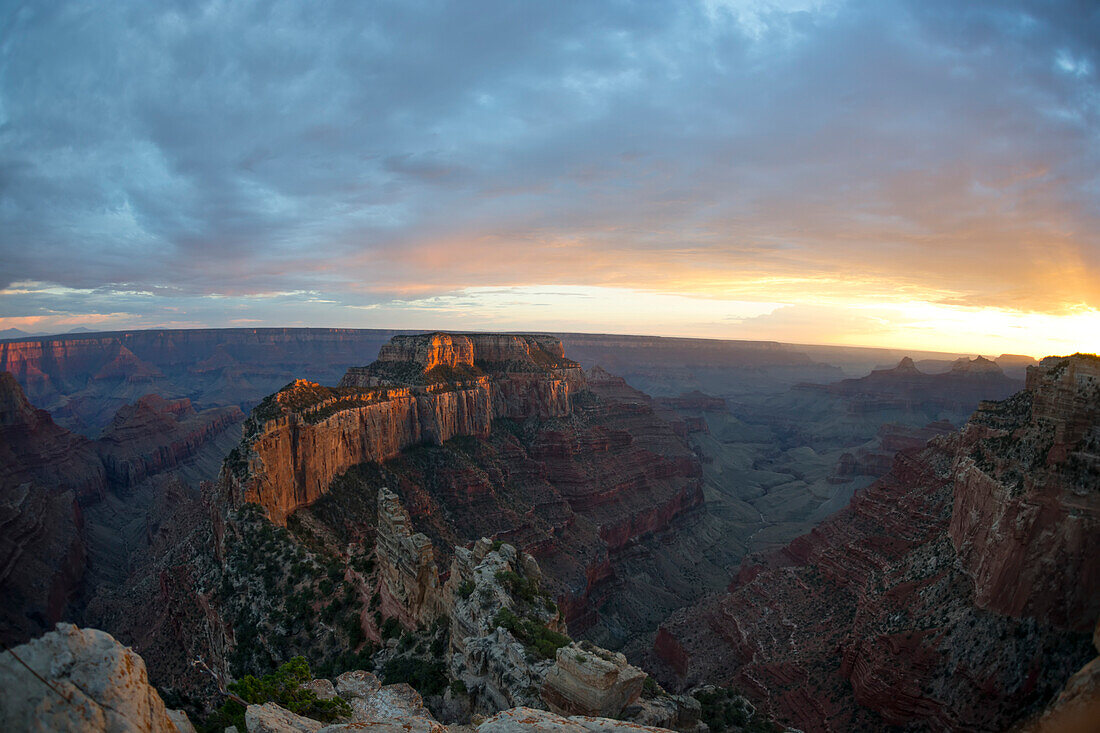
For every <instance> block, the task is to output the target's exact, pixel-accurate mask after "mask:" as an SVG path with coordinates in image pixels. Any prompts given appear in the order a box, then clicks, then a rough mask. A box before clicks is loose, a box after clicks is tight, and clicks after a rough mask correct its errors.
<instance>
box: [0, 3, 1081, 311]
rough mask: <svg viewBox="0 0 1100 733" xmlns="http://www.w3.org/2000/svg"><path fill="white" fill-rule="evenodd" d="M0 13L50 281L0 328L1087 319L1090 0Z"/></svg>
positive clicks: (4, 207)
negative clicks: (263, 309)
mask: <svg viewBox="0 0 1100 733" xmlns="http://www.w3.org/2000/svg"><path fill="white" fill-rule="evenodd" d="M0 27H2V28H3V30H2V31H0V33H2V34H3V35H2V37H0V281H3V282H2V283H0V284H11V283H24V282H39V283H56V284H58V285H60V286H62V288H61V289H60V290H57V291H54V292H50V293H45V294H42V293H39V294H38V295H36V296H35V297H36V298H37V300H32V299H30V296H29V295H23V296H20V295H18V294H14V291H15V290H17V289H18V288H12V289H11V290H12V294H5V295H4V296H3V297H4V299H5V301H6V302H5V303H4V314H3V315H7V316H20V315H23V316H31V315H34V314H35V313H38V314H41V313H42V312H43V311H42V309H43V308H46V310H47V311H49V309H50V308H56V307H60V306H63V305H64V304H65V302H66V299H67V298H68V299H70V300H69V301H67V302H68V305H69V306H71V307H74V308H75V303H77V302H83V300H82V299H86V298H87V297H88V296H87V295H80V296H77V295H74V293H75V292H78V291H79V292H80V293H87V292H94V293H96V296H95V298H105V299H107V300H108V301H109V300H110V293H111V292H113V291H117V292H120V295H119V296H118V298H117V300H116V301H114V305H115V306H117V307H118V309H121V310H126V312H130V311H131V310H132V311H133V312H134V313H145V314H147V315H148V314H151V313H153V312H154V310H155V309H157V308H162V307H173V306H172V305H170V304H174V303H185V302H190V301H188V299H189V298H196V297H201V296H206V295H210V294H216V295H230V296H266V295H270V294H273V293H287V292H291V293H297V292H303V291H305V292H309V293H315V294H320V295H319V296H318V297H322V298H325V299H333V300H335V301H337V302H338V303H346V304H350V305H356V306H369V305H371V304H374V303H377V302H379V301H380V300H383V299H385V298H387V297H391V296H392V295H393V294H395V293H397V294H400V293H406V294H408V293H418V292H423V293H432V292H435V293H438V292H446V291H449V290H454V289H456V288H462V287H466V286H493V285H524V284H538V283H563V284H577V285H622V286H630V287H639V288H651V289H665V290H691V289H692V288H694V287H696V286H697V287H698V288H699V289H700V290H701V291H707V290H708V288H711V289H713V288H714V287H718V286H716V285H714V282H729V281H736V280H738V279H745V280H752V279H754V278H756V279H760V278H769V277H778V278H800V277H802V278H836V277H843V276H845V275H846V274H850V273H853V272H855V273H858V274H859V276H860V277H862V278H867V279H869V280H878V281H881V282H884V283H887V284H888V286H889V287H893V286H895V285H898V284H901V285H909V286H912V287H914V288H922V287H923V288H925V289H926V290H931V289H936V290H943V291H950V293H951V295H950V296H945V298H948V297H950V298H953V299H954V300H952V301H950V302H967V303H975V304H993V305H1007V306H1011V307H1019V306H1020V304H1021V303H1023V304H1025V305H1026V304H1028V303H1031V304H1032V305H1031V306H1028V307H1038V306H1036V305H1034V304H1035V302H1036V297H1037V295H1038V294H1040V293H1042V292H1043V291H1044V290H1048V289H1049V287H1050V285H1051V283H1058V284H1059V287H1060V288H1061V289H1062V291H1063V292H1060V293H1059V294H1058V296H1057V297H1055V298H1053V299H1051V301H1050V302H1049V303H1048V305H1049V307H1051V308H1055V309H1056V308H1058V307H1061V306H1062V305H1064V304H1072V303H1076V302H1086V303H1089V304H1091V305H1092V306H1100V291H1098V286H1097V283H1098V282H1100V242H1098V231H1100V229H1098V227H1097V224H1098V216H1100V214H1098V212H1100V181H1098V171H1100V139H1098V136H1100V132H1098V131H1100V119H1098V108H1100V86H1098V81H1097V80H1098V64H1100V58H1098V53H1097V44H1096V40H1095V39H1097V38H1100V14H1098V12H1097V10H1096V9H1095V7H1093V6H1091V5H1090V4H1086V3H1060V4H1051V3H1034V4H1033V3H999V2H998V3H993V2H990V3H981V2H971V3H957V2H955V1H954V0H950V1H948V0H943V1H939V2H936V1H932V2H929V1H921V2H910V3H906V2H879V1H876V2H853V3H843V2H824V1H823V2H814V1H812V0H804V1H798V0H792V1H790V2H779V1H777V2H767V1H759V2H748V3H734V2H728V3H723V2H710V3H702V4H699V5H695V4H690V3H642V2H639V3H631V2H606V3H604V2H598V3H597V2H587V1H586V2H553V3H515V2H478V3H469V2H451V3H448V2H407V1H402V2H377V3H328V2H312V3H301V2H286V3H273V4H269V3H265V4H253V3H230V2H210V3H203V4H194V3H189V2H180V3H156V2H148V1H142V2H132V3H123V2H118V3H91V2H88V3H38V2H34V3H26V4H14V3H10V2H9V3H4V4H3V5H0ZM933 284H934V287H933ZM66 288H67V289H70V290H65V289H66ZM24 289H26V288H24ZM135 291H140V292H149V293H152V295H151V296H144V295H143V296H140V297H137V298H136V299H135V297H134V296H132V295H127V293H132V292H135ZM43 299H46V300H49V299H53V302H54V305H53V306H45V305H43ZM146 302H150V303H155V304H156V305H149V306H146V305H144V304H145V303H146ZM945 302H947V301H946V300H945ZM110 305H111V303H108V302H98V301H97V303H96V306H97V311H98V312H105V311H106V310H107V309H109V307H110ZM257 307H258V306H257ZM143 309H145V310H143Z"/></svg>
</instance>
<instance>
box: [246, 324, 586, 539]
mask: <svg viewBox="0 0 1100 733" xmlns="http://www.w3.org/2000/svg"><path fill="white" fill-rule="evenodd" d="M583 384H584V377H583V373H582V372H581V370H580V369H579V368H578V367H577V366H576V364H575V363H574V362H572V361H570V360H568V359H566V358H565V357H564V355H563V349H562V346H561V342H560V341H558V340H557V339H552V338H549V337H525V336H506V335H495V334H489V335H483V334H475V335H471V336H464V335H459V334H438V333H437V334H426V335H422V336H397V337H394V339H393V341H391V342H390V343H389V344H386V345H385V346H384V347H383V348H382V350H381V352H380V355H379V359H378V360H377V361H375V362H374V363H373V364H371V365H370V366H368V367H362V368H354V369H351V370H349V372H348V373H347V374H346V375H345V376H344V379H343V380H342V381H341V384H340V386H339V387H336V388H329V387H322V386H321V385H318V384H314V383H312V382H307V381H305V380H298V381H295V382H294V383H292V384H290V385H288V386H287V387H286V388H285V389H283V390H282V391H280V392H279V393H277V394H275V395H273V396H272V397H270V398H268V399H267V400H265V401H264V403H263V404H261V405H260V407H259V408H257V410H256V412H255V413H254V414H253V416H252V419H251V420H250V424H249V425H248V426H247V427H246V430H247V432H248V434H247V435H246V437H245V441H244V442H243V443H242V445H241V447H240V449H239V451H240V453H239V456H238V460H239V461H242V462H243V463H242V466H241V468H242V470H241V471H239V472H237V473H236V474H232V475H231V476H230V479H232V480H234V483H235V484H236V485H235V486H234V490H235V493H236V494H237V495H238V496H240V497H241V499H243V500H244V501H248V502H253V503H256V504H260V505H261V506H263V507H264V508H265V509H267V511H268V513H269V514H270V516H271V517H272V518H273V519H274V520H275V521H276V522H278V523H282V522H285V520H286V517H287V516H288V515H289V514H290V513H292V512H293V511H294V510H295V509H297V508H298V507H301V506H305V505H308V504H311V503H313V502H314V501H316V500H317V499H318V498H319V497H320V496H321V495H322V494H323V493H324V491H325V489H326V487H327V486H328V485H329V483H330V482H331V481H332V479H333V477H334V476H336V475H338V474H339V473H341V472H342V471H344V470H346V469H347V468H348V467H349V466H353V465H355V464H357V463H363V462H367V461H384V460H387V459H389V458H393V457H395V456H396V455H397V454H398V453H399V452H400V451H401V450H403V449H405V448H408V447H410V446H414V445H419V444H425V443H427V444H433V445H441V444H442V443H444V442H445V441H447V440H450V439H451V438H454V437H456V436H478V437H487V436H488V434H489V431H490V430H491V429H492V425H493V420H494V419H496V418H501V417H508V418H512V419H527V418H529V417H538V418H544V419H546V418H555V417H557V418H561V417H566V416H568V415H570V414H571V413H572V409H573V405H572V395H573V394H574V393H575V392H576V391H577V390H578V389H580V388H582V387H583Z"/></svg>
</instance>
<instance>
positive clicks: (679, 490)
mask: <svg viewBox="0 0 1100 733" xmlns="http://www.w3.org/2000/svg"><path fill="white" fill-rule="evenodd" d="M382 356H383V358H381V359H379V360H378V361H376V362H375V363H374V364H372V365H370V366H368V367H362V368H356V369H352V370H349V372H348V374H347V375H346V377H345V379H344V381H343V386H341V387H335V388H328V387H321V386H319V385H315V384H312V383H305V382H296V383H294V384H292V385H289V386H288V387H287V388H286V389H284V390H283V391H281V392H279V393H278V394H276V395H273V396H272V397H271V398H269V399H267V400H265V401H264V402H263V403H262V404H261V405H260V406H259V407H257V408H256V410H255V411H254V413H253V415H252V416H251V417H250V418H249V420H248V422H247V423H246V427H245V437H244V439H243V441H242V443H241V445H240V446H239V447H238V449H237V450H236V451H235V452H234V454H233V455H231V456H230V458H229V459H228V460H227V464H226V470H225V471H224V472H223V478H222V492H223V494H224V496H225V497H226V500H227V502H228V503H229V504H230V505H240V504H243V503H246V502H251V503H256V504H259V505H260V506H262V507H264V509H265V510H266V511H267V514H268V516H269V517H270V518H271V519H272V520H273V521H275V522H276V523H278V524H283V523H285V522H286V520H287V517H289V516H290V515H291V514H292V513H294V512H295V511H303V510H304V509H306V508H307V507H312V506H313V505H314V504H317V506H318V507H321V510H322V511H324V508H323V502H321V503H318V500H319V499H321V498H323V497H324V496H325V495H326V492H328V490H329V487H330V485H331V484H332V482H333V480H334V479H335V478H337V477H338V476H339V475H340V474H341V473H342V472H344V471H345V470H347V469H349V468H350V467H352V466H354V465H357V464H361V463H364V462H372V461H373V462H376V463H377V462H383V463H382V467H381V473H380V475H379V479H378V481H379V484H380V485H387V486H389V487H390V489H391V490H392V491H393V492H394V493H395V494H396V495H397V496H399V497H400V498H401V500H402V501H403V503H404V504H405V505H406V507H407V508H408V510H409V513H410V514H411V515H412V521H413V524H414V526H415V528H416V530H417V531H420V532H422V533H423V534H425V535H426V536H427V537H428V538H430V539H431V541H432V542H433V544H434V545H435V546H436V551H437V560H439V561H440V562H443V563H445V562H447V560H448V559H449V558H448V557H447V555H446V553H447V552H449V549H448V548H450V547H453V546H461V545H464V544H466V543H468V542H472V541H473V540H475V539H477V538H479V537H482V536H492V537H497V538H499V539H501V540H507V541H508V542H511V543H513V544H515V545H517V546H520V547H522V548H524V549H525V550H526V551H528V552H531V553H532V554H534V555H535V556H537V557H539V560H540V562H541V563H542V564H543V565H544V567H545V568H546V569H547V576H548V589H549V590H551V591H552V592H554V593H555V595H557V597H558V600H559V602H560V603H561V605H562V608H563V611H564V613H565V616H566V617H567V618H568V619H569V622H570V623H571V624H577V625H579V626H578V628H583V627H584V626H586V625H591V624H593V623H597V622H598V621H599V617H598V616H596V615H595V614H593V612H592V610H593V608H592V606H591V605H590V603H589V597H590V595H591V594H592V593H593V591H594V590H595V589H597V588H599V587H600V586H601V585H605V584H606V582H607V581H608V580H609V579H610V578H612V577H613V573H614V570H613V565H612V560H611V558H612V557H614V556H615V555H617V554H618V553H620V552H621V551H623V550H624V549H625V548H627V547H631V548H632V551H634V552H637V548H636V544H637V542H638V541H639V540H641V539H644V538H647V537H653V536H656V535H657V534H659V533H661V532H663V531H665V530H667V529H668V528H669V527H670V525H671V523H672V522H673V521H674V520H675V519H676V518H677V517H679V516H681V515H683V514H685V513H687V512H690V511H691V510H692V509H694V508H696V507H698V506H699V504H700V503H701V501H702V495H701V491H700V488H701V487H700V482H699V476H700V469H699V466H698V463H697V461H696V460H695V458H694V456H693V455H692V453H691V451H690V450H689V449H688V448H687V446H686V445H684V443H683V441H682V440H681V439H680V438H678V437H677V436H676V434H675V431H674V430H673V429H672V427H671V426H670V425H669V424H668V423H667V422H664V421H662V420H661V419H660V418H658V417H657V416H656V415H655V413H654V411H653V409H652V407H651V405H650V404H649V398H648V397H646V396H645V395H643V394H641V393H639V392H637V391H635V390H633V389H631V388H630V387H628V386H627V385H625V383H623V382H622V380H617V381H615V380H608V379H602V378H600V377H599V375H598V374H597V376H596V378H595V379H593V380H588V379H586V378H585V376H584V374H583V373H582V372H581V371H580V370H579V369H578V368H577V367H576V365H575V364H574V362H571V361H570V360H569V359H567V358H566V357H565V356H564V355H563V350H562V347H561V344H560V342H558V341H557V340H556V339H552V338H549V337H523V336H500V335H469V336H464V335H454V334H427V335H422V336H416V337H400V338H395V339H394V341H393V343H392V344H391V345H388V346H386V348H385V349H384V350H383V351H382ZM453 438H469V439H472V442H468V443H462V442H461V441H455V440H451V439H453ZM418 446H420V447H421V448H420V452H417V451H414V450H410V449H411V448H417V447H418ZM432 449H435V450H436V451H437V452H436V453H434V454H432V456H433V457H431V458H430V460H431V461H432V462H433V466H432V470H431V471H428V472H425V471H424V470H423V468H422V467H421V466H420V465H419V463H418V460H419V458H417V456H427V455H429V453H430V452H431V450H432ZM467 451H470V452H467ZM387 459H388V460H387ZM346 519H347V517H345V518H343V519H339V521H341V522H343V521H345V520H346ZM440 551H442V552H443V553H444V554H443V555H439V554H438V553H439V552H440ZM685 561H687V562H690V561H688V560H685ZM622 588H623V586H622V585H619V586H618V589H617V590H619V589H622ZM628 590H629V589H628ZM701 590H702V589H697V591H696V592H701ZM681 602H682V599H681V597H678V596H677V595H676V594H673V593H670V594H668V597H667V598H663V599H662V604H669V605H657V606H655V605H653V604H652V598H651V597H649V598H645V599H644V600H643V599H642V598H641V597H639V598H637V600H632V601H631V604H630V607H628V608H626V609H624V610H626V611H628V612H629V613H630V614H631V615H632V616H634V618H631V619H630V620H629V621H624V623H623V625H627V626H628V627H629V628H631V629H634V628H637V629H640V628H641V626H642V624H643V623H646V622H655V621H656V620H657V618H659V614H660V613H661V612H662V608H664V610H665V611H666V612H667V610H671V608H673V607H675V606H676V605H679V603H681ZM638 616H644V617H645V618H647V619H648V621H642V620H641V619H639V618H638Z"/></svg>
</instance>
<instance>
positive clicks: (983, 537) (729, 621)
mask: <svg viewBox="0 0 1100 733" xmlns="http://www.w3.org/2000/svg"><path fill="white" fill-rule="evenodd" d="M1098 363H1100V362H1098V361H1097V360H1096V358H1095V357H1088V356H1080V355H1078V356H1074V357H1069V358H1067V359H1059V360H1051V361H1047V362H1045V363H1044V365H1043V366H1042V367H1040V368H1033V370H1032V371H1031V372H1029V377H1028V389H1027V390H1026V391H1024V392H1022V393H1020V394H1018V395H1016V396H1014V397H1012V398H1010V399H1008V400H1005V401H1003V402H999V403H983V404H982V406H981V407H980V408H979V410H978V411H977V412H976V413H975V414H974V416H973V417H972V418H971V420H970V422H969V423H968V425H967V427H966V428H965V429H964V430H963V431H962V432H961V433H960V434H955V435H951V436H945V437H940V438H936V439H934V440H932V441H931V442H930V443H929V445H928V446H927V447H925V448H924V449H922V450H919V451H903V452H902V453H901V454H899V456H898V457H897V459H896V460H895V463H894V467H893V469H892V470H891V472H890V473H889V474H888V475H887V476H886V477H884V478H883V479H881V480H879V481H877V482H876V483H874V484H872V485H871V486H870V487H869V488H868V489H866V490H865V491H862V492H860V493H858V494H857V495H856V496H855V497H854V498H853V500H852V503H851V505H850V506H849V507H848V508H847V509H845V510H844V511H842V512H840V513H839V514H837V515H836V516H834V517H832V518H830V519H829V520H827V521H825V522H824V523H822V524H821V525H820V526H818V527H817V528H816V529H814V530H813V531H812V532H810V533H809V534H807V535H804V536H802V537H800V538H798V539H796V540H795V541H793V542H791V543H790V545H788V547H787V548H785V550H784V551H782V552H781V553H778V554H774V555H769V556H763V557H758V558H756V559H755V560H754V561H750V562H746V563H743V564H742V567H741V570H740V573H739V575H738V577H737V579H736V580H735V581H734V582H733V583H732V584H731V587H730V592H729V593H728V594H726V595H724V596H721V597H719V598H717V599H715V600H713V601H711V602H708V603H707V604H704V605H702V606H700V607H696V608H694V609H689V610H685V611H682V612H679V613H677V614H675V615H673V616H672V617H671V618H670V619H669V620H668V621H667V622H666V623H665V624H663V625H662V627H661V629H660V631H659V633H658V635H657V639H656V643H655V647H654V654H653V661H654V663H655V664H658V665H663V667H664V672H663V675H664V680H665V681H666V682H669V683H670V684H680V685H685V684H691V683H693V682H698V681H705V680H711V681H722V680H724V681H728V682H732V683H733V684H734V685H735V686H737V687H739V688H741V689H743V690H744V691H745V693H746V694H747V695H748V696H749V697H751V698H752V699H753V700H754V701H755V702H758V703H759V704H761V705H763V706H764V707H765V708H766V709H767V710H769V711H771V712H772V713H773V714H775V715H776V716H777V717H778V718H779V719H781V720H785V721H788V722H790V723H791V724H793V725H796V726H798V727H801V728H804V729H806V730H822V731H824V730H844V729H852V728H861V727H863V728H866V727H872V728H873V727H876V726H882V725H885V724H893V725H913V726H920V725H925V726H931V727H933V728H936V729H944V730H989V731H996V730H1003V729H1005V728H1006V727H1008V726H1009V725H1011V724H1012V723H1014V722H1016V721H1019V720H1020V719H1021V718H1024V717H1026V716H1028V715H1029V714H1031V713H1033V712H1034V711H1036V710H1039V709H1041V708H1042V707H1043V706H1044V705H1046V704H1047V702H1049V701H1050V700H1051V699H1052V698H1053V697H1054V695H1055V694H1056V693H1057V692H1058V690H1059V689H1060V688H1061V687H1062V685H1063V684H1065V682H1066V680H1067V679H1068V678H1069V677H1070V675H1071V674H1072V673H1073V672H1074V671H1075V670H1077V669H1079V668H1080V667H1081V666H1082V665H1083V664H1084V663H1085V661H1086V660H1087V659H1088V658H1089V657H1090V656H1091V652H1090V649H1089V643H1088V635H1087V633H1082V632H1083V631H1085V630H1086V629H1087V630H1089V631H1091V630H1092V628H1093V627H1094V625H1095V623H1096V616H1097V613H1098V611H1100V609H1098V608H1097V606H1096V604H1097V603H1098V602H1100V568H1098V567H1097V565H1096V564H1095V560H1096V558H1097V557H1098V556H1100V546H1098V542H1100V470H1098V464H1097V461H1096V460H1095V453H1096V451H1095V447H1094V446H1095V442H1094V441H1095V436H1096V434H1097V433H1096V431H1097V430H1098V429H1100V424H1098V419H1097V416H1098V415H1100V405H1098V401H1100V393H1098V392H1097V390H1096V386H1097V383H1098V381H1097V380H1098V377H1100V370H1098V369H1097V365H1098ZM848 690H851V692H850V693H849V692H848ZM979 701H980V702H979Z"/></svg>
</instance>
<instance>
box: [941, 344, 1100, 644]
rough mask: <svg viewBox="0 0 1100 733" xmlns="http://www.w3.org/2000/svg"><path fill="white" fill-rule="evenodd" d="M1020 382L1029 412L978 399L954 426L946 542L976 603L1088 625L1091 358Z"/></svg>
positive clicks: (1097, 369)
mask: <svg viewBox="0 0 1100 733" xmlns="http://www.w3.org/2000/svg"><path fill="white" fill-rule="evenodd" d="M1027 382H1028V392H1027V393H1026V394H1027V395H1030V410H1028V409H1027V408H1028V405H1027V404H1026V402H1027V400H1019V402H1021V404H1014V403H1008V404H1006V405H988V406H983V409H982V410H981V411H980V413H986V415H984V416H983V415H981V414H980V417H982V419H980V420H974V421H971V423H970V424H968V425H967V428H966V430H965V431H964V432H963V437H962V448H963V450H964V451H965V454H964V455H963V456H961V458H960V460H959V462H958V464H957V466H956V479H955V506H954V512H953V513H952V518H951V541H952V543H953V544H954V546H955V550H956V551H957V552H958V555H959V559H960V560H961V561H962V564H963V567H964V568H965V569H966V572H967V573H968V574H969V575H970V576H971V577H972V578H973V579H974V586H975V601H976V603H977V604H978V605H979V606H980V607H982V608H988V609H990V610H992V611H996V612H998V613H1003V614H1007V615H1010V616H1033V617H1036V618H1040V619H1043V620H1044V621H1046V622H1049V623H1052V624H1055V625H1057V626H1060V627H1062V628H1068V629H1075V630H1078V631H1087V630H1089V629H1091V628H1092V627H1093V625H1094V624H1095V623H1096V619H1097V616H1098V615H1100V547H1098V544H1100V541H1098V539H1097V538H1098V537H1100V360H1093V359H1083V358H1077V359H1070V360H1067V362H1066V363H1065V364H1064V365H1063V366H1057V367H1049V368H1046V369H1040V368H1036V367H1031V368H1030V369H1029V371H1028V380H1027ZM1021 464H1023V466H1022V465H1021ZM1021 469H1023V470H1021ZM1067 479H1069V480H1067Z"/></svg>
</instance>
